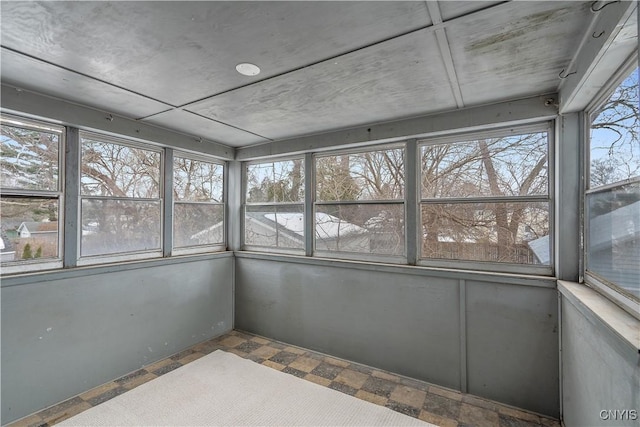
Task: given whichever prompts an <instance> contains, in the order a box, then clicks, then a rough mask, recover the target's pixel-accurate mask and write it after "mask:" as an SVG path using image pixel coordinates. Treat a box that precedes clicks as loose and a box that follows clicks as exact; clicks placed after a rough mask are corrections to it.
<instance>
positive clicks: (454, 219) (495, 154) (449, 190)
mask: <svg viewBox="0 0 640 427" xmlns="http://www.w3.org/2000/svg"><path fill="white" fill-rule="evenodd" d="M549 135H550V132H549V127H548V126H543V127H540V126H538V127H533V128H520V129H510V130H506V131H504V132H500V131H498V132H492V133H486V134H476V135H473V136H472V137H470V138H465V137H461V138H460V137H458V138H448V139H444V140H433V141H421V142H420V171H421V175H420V194H421V202H420V215H421V222H420V227H419V230H418V232H419V235H420V242H421V244H420V256H421V258H422V259H425V260H430V261H434V260H456V264H455V265H458V266H459V265H461V264H460V262H470V263H475V264H476V265H478V263H494V264H496V268H497V269H498V270H507V269H508V267H506V268H505V267H500V265H502V266H506V265H507V264H517V265H518V269H519V270H518V271H524V270H522V268H523V266H525V265H528V266H532V267H534V268H537V267H545V268H546V270H549V271H550V267H549V266H550V264H551V260H552V259H553V257H552V252H551V248H552V245H551V242H550V239H549V235H550V211H551V206H550V193H549V163H550V162H549ZM470 265H473V264H470Z"/></svg>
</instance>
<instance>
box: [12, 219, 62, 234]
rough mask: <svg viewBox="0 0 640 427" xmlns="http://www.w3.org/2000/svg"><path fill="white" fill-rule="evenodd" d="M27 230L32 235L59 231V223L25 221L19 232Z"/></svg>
mask: <svg viewBox="0 0 640 427" xmlns="http://www.w3.org/2000/svg"><path fill="white" fill-rule="evenodd" d="M24 228H26V229H27V230H28V231H29V232H30V233H45V232H51V231H58V222H57V221H45V222H38V221H25V222H23V223H22V224H20V226H19V227H18V231H19V232H20V231H22V230H23V229H24Z"/></svg>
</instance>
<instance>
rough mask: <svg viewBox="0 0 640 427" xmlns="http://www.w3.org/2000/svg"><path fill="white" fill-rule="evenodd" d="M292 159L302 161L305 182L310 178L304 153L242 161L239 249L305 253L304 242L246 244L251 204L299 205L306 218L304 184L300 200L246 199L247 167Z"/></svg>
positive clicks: (287, 253) (265, 205)
mask: <svg viewBox="0 0 640 427" xmlns="http://www.w3.org/2000/svg"><path fill="white" fill-rule="evenodd" d="M293 160H299V161H301V162H302V166H303V170H304V181H303V184H306V182H307V180H308V179H309V178H310V177H309V171H307V168H306V163H305V156H304V154H301V155H300V154H298V155H290V156H283V157H274V158H262V159H256V160H250V161H246V162H242V183H241V185H240V189H241V191H242V198H241V200H242V209H241V212H240V215H241V216H242V218H241V221H240V248H241V250H244V251H256V252H267V251H269V252H273V253H279V254H284V255H305V251H306V248H305V246H306V244H304V243H303V246H302V248H299V249H298V248H290V247H277V246H266V245H265V246H263V245H255V244H247V241H246V219H247V208H249V207H252V206H264V207H268V208H278V207H280V206H284V207H287V206H299V207H301V208H302V209H301V211H302V214H303V218H304V221H303V222H306V218H307V215H309V212H307V209H306V199H307V197H308V195H307V191H306V186H305V192H304V197H303V200H302V201H301V202H260V203H258V202H248V201H247V189H248V180H249V173H248V171H249V167H250V166H252V165H260V164H268V163H279V162H286V161H293ZM304 231H305V237H304V239H305V241H306V232H307V230H306V226H305V227H304Z"/></svg>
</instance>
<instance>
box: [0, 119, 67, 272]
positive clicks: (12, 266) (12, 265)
mask: <svg viewBox="0 0 640 427" xmlns="http://www.w3.org/2000/svg"><path fill="white" fill-rule="evenodd" d="M0 123H2V124H5V123H6V125H7V126H11V127H15V128H20V129H25V130H31V131H36V132H43V133H52V134H57V135H58V137H59V139H58V179H57V189H56V190H32V189H20V188H15V187H6V188H5V187H2V188H0V193H1V194H2V196H6V197H14V198H25V199H42V200H56V201H57V204H58V231H57V233H58V238H57V241H58V256H57V257H55V258H43V259H42V260H41V261H30V260H29V261H24V260H13V261H8V262H4V263H2V273H3V274H13V273H28V272H36V271H44V270H51V269H58V268H62V267H63V265H64V262H65V253H64V250H65V245H64V241H65V238H64V237H65V218H66V216H65V207H66V203H65V197H64V196H65V177H66V173H65V172H66V168H65V160H66V156H65V150H66V148H67V127H65V126H62V125H58V124H55V123H49V122H46V121H42V120H35V119H30V118H25V117H21V116H18V115H15V114H7V113H4V112H2V113H0Z"/></svg>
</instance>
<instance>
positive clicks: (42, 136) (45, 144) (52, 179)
mask: <svg viewBox="0 0 640 427" xmlns="http://www.w3.org/2000/svg"><path fill="white" fill-rule="evenodd" d="M1 121H2V124H1V128H2V134H1V140H0V150H1V151H0V164H1V169H0V171H1V177H0V178H1V179H2V195H1V197H0V223H1V232H0V260H1V262H2V267H3V270H4V271H6V272H12V271H26V270H36V269H43V268H53V267H59V266H61V265H62V261H61V255H62V251H61V236H62V232H61V230H60V228H61V227H60V225H61V224H62V221H61V220H60V215H61V213H62V182H63V179H62V167H61V165H62V154H63V153H64V146H63V139H64V138H63V135H64V128H62V127H58V126H53V125H49V124H45V123H41V122H35V121H31V120H25V119H21V118H14V117H9V116H2V117H1Z"/></svg>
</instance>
